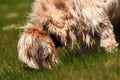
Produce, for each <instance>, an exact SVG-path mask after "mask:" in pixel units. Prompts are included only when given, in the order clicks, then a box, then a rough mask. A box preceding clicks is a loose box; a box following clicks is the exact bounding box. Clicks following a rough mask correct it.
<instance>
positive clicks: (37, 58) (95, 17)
mask: <svg viewBox="0 0 120 80" xmlns="http://www.w3.org/2000/svg"><path fill="white" fill-rule="evenodd" d="M117 6H118V0H35V2H34V3H33V7H32V10H33V11H32V13H30V14H29V18H30V20H29V22H28V23H31V25H32V27H31V25H26V26H27V27H26V26H25V27H24V32H23V34H22V35H21V37H20V40H19V42H18V52H19V59H20V60H21V61H22V62H23V63H25V64H27V65H28V66H29V67H31V68H35V69H36V68H37V69H38V66H39V63H43V62H44V61H46V59H47V57H48V56H51V55H52V56H54V55H53V54H55V53H54V52H56V51H55V49H54V44H55V47H56V48H57V47H58V46H61V47H66V45H67V44H68V43H71V44H72V45H73V44H74V43H75V42H76V41H79V42H80V44H81V45H84V47H87V48H89V47H92V46H93V45H94V44H95V43H96V40H95V39H96V37H98V41H99V43H100V46H101V47H103V48H104V49H105V50H106V51H108V52H111V51H112V50H114V49H116V47H117V46H118V43H117V42H116V40H115V35H114V33H113V25H112V24H111V20H112V19H113V17H114V15H115V12H116V8H117ZM36 22H38V24H39V27H40V30H39V29H38V28H36V25H35V23H36ZM34 28H35V29H34ZM44 31H45V32H46V33H47V34H46V33H45V32H44ZM52 41H53V42H52ZM41 59H42V60H41ZM51 61H52V62H56V56H54V60H53V59H52V58H50V62H51Z"/></svg>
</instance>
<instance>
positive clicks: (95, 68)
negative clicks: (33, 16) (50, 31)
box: [0, 0, 120, 80]
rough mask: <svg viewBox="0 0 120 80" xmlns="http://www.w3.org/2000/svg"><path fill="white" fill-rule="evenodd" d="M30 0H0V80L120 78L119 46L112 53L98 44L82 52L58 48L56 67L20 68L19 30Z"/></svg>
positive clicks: (104, 79) (25, 16)
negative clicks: (57, 63)
mask: <svg viewBox="0 0 120 80" xmlns="http://www.w3.org/2000/svg"><path fill="white" fill-rule="evenodd" d="M32 2H33V0H0V80H120V48H119V49H118V51H117V52H115V53H114V54H109V53H105V52H104V51H103V50H102V49H100V48H99V47H97V48H96V50H94V51H91V52H89V54H84V53H81V52H79V50H78V49H74V50H71V49H68V50H61V49H59V48H58V52H59V56H60V60H61V61H62V64H60V65H58V66H57V67H56V68H55V69H52V70H48V69H46V68H41V69H40V70H30V69H23V68H22V67H21V63H20V62H19V61H18V58H17V55H18V53H17V48H16V46H17V41H18V39H19V34H20V32H21V31H20V30H18V29H15V27H17V26H20V25H23V24H24V23H25V22H26V21H27V14H28V13H29V12H30V11H31V7H30V6H31V3H32Z"/></svg>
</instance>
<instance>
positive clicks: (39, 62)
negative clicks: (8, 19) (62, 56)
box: [18, 23, 58, 69]
mask: <svg viewBox="0 0 120 80" xmlns="http://www.w3.org/2000/svg"><path fill="white" fill-rule="evenodd" d="M18 52H19V55H18V58H19V60H20V61H22V62H23V63H24V64H25V65H27V66H29V67H30V68H34V69H39V67H40V66H45V67H48V68H51V67H53V65H54V64H55V63H58V59H57V57H56V55H57V53H56V50H55V46H54V43H53V42H52V40H51V39H50V37H49V36H48V34H47V33H46V32H44V31H42V29H41V27H40V26H38V25H33V24H30V23H29V24H27V25H25V26H24V32H23V33H22V35H21V37H20V40H19V42H18Z"/></svg>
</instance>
